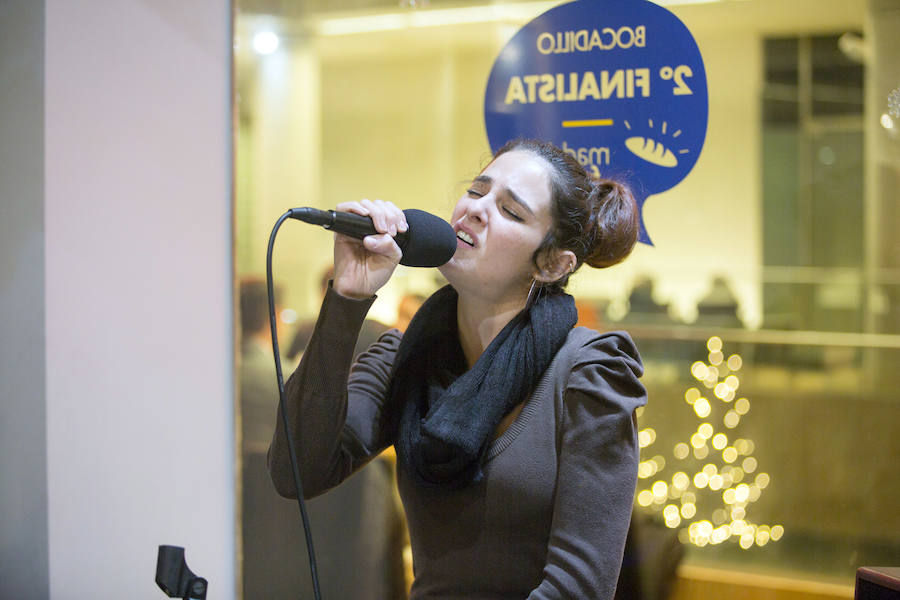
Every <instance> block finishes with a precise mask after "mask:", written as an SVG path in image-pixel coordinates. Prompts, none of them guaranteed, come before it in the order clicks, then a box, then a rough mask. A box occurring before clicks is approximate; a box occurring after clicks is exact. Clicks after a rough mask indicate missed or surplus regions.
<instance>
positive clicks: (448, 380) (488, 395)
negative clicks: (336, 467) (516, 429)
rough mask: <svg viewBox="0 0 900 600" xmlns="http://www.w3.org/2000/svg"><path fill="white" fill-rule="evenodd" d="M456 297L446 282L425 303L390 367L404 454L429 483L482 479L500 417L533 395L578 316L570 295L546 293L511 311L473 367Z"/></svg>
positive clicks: (452, 484) (407, 465)
mask: <svg viewBox="0 0 900 600" xmlns="http://www.w3.org/2000/svg"><path fill="white" fill-rule="evenodd" d="M457 299H458V296H457V294H456V290H454V289H453V288H452V287H451V286H449V285H448V286H445V287H443V288H441V289H440V290H438V291H437V292H435V293H434V294H433V295H432V296H431V297H430V298H429V299H428V300H427V301H426V302H425V303H424V304H423V305H422V307H421V308H420V309H419V311H418V312H417V313H416V315H415V317H413V319H412V321H411V322H410V324H409V327H408V328H407V330H406V333H405V334H404V335H403V339H402V341H401V342H400V347H399V348H398V350H397V357H396V359H395V361H394V367H393V372H392V384H391V392H390V405H391V409H392V414H393V415H394V427H395V430H396V434H397V435H396V436H395V439H396V446H397V456H398V460H399V463H400V466H401V468H403V469H405V470H406V472H407V473H409V474H410V475H411V476H412V477H413V479H414V481H416V482H417V483H419V484H421V485H423V486H426V487H445V488H458V487H462V486H464V485H467V484H469V483H474V482H476V481H480V480H481V478H482V475H483V474H482V471H481V465H482V461H483V458H484V455H485V453H486V452H487V449H488V447H489V446H490V444H491V442H492V440H493V436H494V432H495V431H496V429H497V427H498V426H499V424H500V421H501V420H502V419H503V417H504V416H506V415H507V414H508V413H509V412H510V411H511V410H512V409H513V408H514V407H515V406H516V405H518V404H519V403H521V402H522V401H524V400H525V399H526V398H527V397H528V394H529V393H531V391H532V390H533V389H534V387H535V385H537V382H538V380H539V379H540V377H541V375H543V373H544V371H546V370H547V367H548V366H549V365H550V362H551V361H552V360H553V357H554V356H555V355H556V353H557V351H558V350H559V349H560V348H561V347H562V345H563V343H565V340H566V336H567V335H568V333H569V330H571V329H572V327H574V326H575V322H576V321H577V320H578V313H577V311H576V310H575V301H574V299H573V298H572V297H571V296H569V295H568V294H555V295H549V296H544V297H541V298H539V299H538V300H537V301H536V302H535V303H534V304H533V305H532V306H531V307H530V308H527V309H525V310H523V311H521V312H519V313H518V314H517V315H516V316H515V317H513V318H512V320H511V321H510V322H509V323H507V324H506V326H505V327H504V328H503V329H502V330H501V331H500V333H499V334H497V337H495V338H494V339H493V341H491V343H490V345H488V347H487V348H486V349H485V351H484V353H482V355H481V356H480V357H479V358H478V360H477V361H476V363H475V365H474V366H473V367H472V368H471V369H467V364H466V360H465V356H464V355H463V351H462V348H461V346H460V342H459V332H458V329H457V315H456V306H457Z"/></svg>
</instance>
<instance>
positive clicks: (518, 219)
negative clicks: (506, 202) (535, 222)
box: [503, 206, 524, 223]
mask: <svg viewBox="0 0 900 600" xmlns="http://www.w3.org/2000/svg"><path fill="white" fill-rule="evenodd" d="M503 212H505V213H506V214H508V215H509V216H510V217H512V218H513V219H515V220H516V221H518V222H519V223H521V222H522V221H524V219H523V218H522V217H520V216H519V215H517V214H516V213H514V212H513V211H511V210H509V209H508V208H506V207H505V206H504V207H503Z"/></svg>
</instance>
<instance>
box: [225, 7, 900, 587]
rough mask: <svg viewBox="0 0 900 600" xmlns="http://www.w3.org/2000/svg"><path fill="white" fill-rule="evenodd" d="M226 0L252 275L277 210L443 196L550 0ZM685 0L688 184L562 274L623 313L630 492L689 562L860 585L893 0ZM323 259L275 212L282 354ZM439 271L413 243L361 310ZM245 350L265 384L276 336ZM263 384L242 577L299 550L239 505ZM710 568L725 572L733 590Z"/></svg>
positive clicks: (314, 291) (878, 429)
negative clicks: (276, 548) (630, 342)
mask: <svg viewBox="0 0 900 600" xmlns="http://www.w3.org/2000/svg"><path fill="white" fill-rule="evenodd" d="M236 4H237V20H236V25H235V88H236V97H235V116H236V123H237V134H236V139H235V155H236V190H237V201H236V217H235V218H236V240H235V256H236V264H237V271H238V273H237V275H238V277H239V278H240V279H241V280H242V281H248V282H252V281H254V280H256V281H259V280H260V279H262V278H264V276H265V254H266V247H267V242H268V239H269V234H270V231H271V228H272V226H273V225H274V223H275V221H276V219H277V218H278V217H279V215H281V214H282V213H283V212H284V211H285V210H286V209H288V208H290V207H294V206H314V207H317V208H323V209H326V208H333V207H334V206H335V205H336V204H338V203H340V202H344V201H348V200H357V199H361V198H383V199H387V200H391V201H392V202H394V203H395V204H397V205H398V206H401V207H403V208H420V209H423V210H427V211H430V212H433V213H436V214H438V215H440V216H442V217H444V218H449V216H450V212H451V210H452V207H453V205H454V203H455V201H456V199H457V198H458V197H459V196H460V195H461V194H462V193H463V192H464V190H465V182H466V181H468V180H470V179H471V178H472V177H473V176H474V175H475V174H477V173H478V171H479V170H480V168H481V167H482V166H484V165H485V164H486V162H487V160H488V159H489V157H490V150H489V147H488V143H487V137H486V134H485V128H484V120H483V97H484V88H485V84H486V81H487V77H488V74H489V72H490V69H491V66H492V64H493V60H494V58H495V57H496V55H497V53H498V52H499V50H500V49H501V48H502V47H503V45H504V44H505V42H506V41H507V40H508V39H510V37H511V36H512V35H513V34H514V33H515V32H516V31H517V30H518V28H519V27H521V26H522V25H523V24H525V23H526V22H528V21H529V20H530V19H532V18H534V17H536V16H537V15H539V14H540V13H542V12H543V11H545V10H548V9H549V8H551V7H552V6H554V5H555V4H556V3H554V2H494V3H489V4H484V5H481V4H474V3H466V4H459V3H450V2H441V1H437V0H432V1H431V2H430V3H428V2H401V3H399V4H398V3H397V2H396V1H390V2H388V1H386V0H385V1H378V0H370V1H363V0H359V1H356V2H351V1H343V2H328V3H326V2H314V1H312V0H310V1H307V2H298V3H283V2H269V1H265V0H239V1H238V2H237V3H236ZM669 8H670V10H672V11H673V12H675V13H676V15H678V16H679V17H680V18H681V19H682V20H683V21H684V23H685V24H686V25H687V26H688V28H689V29H690V30H691V31H692V33H693V35H694V37H695V38H696V40H697V42H698V45H699V47H700V50H701V53H702V54H703V57H704V63H705V67H706V70H707V76H708V87H709V94H710V96H709V126H708V134H707V140H706V144H705V147H704V149H703V153H702V155H701V157H700V159H699V161H698V163H697V165H696V167H695V168H694V170H693V171H692V172H691V173H690V174H689V175H688V176H687V177H686V179H685V180H684V181H682V182H681V183H680V184H679V185H678V186H676V187H675V188H673V189H672V190H670V191H668V192H665V193H663V194H660V195H658V196H653V197H650V198H649V199H648V201H647V203H646V205H645V220H646V223H647V227H648V230H649V231H650V233H651V237H652V238H653V240H654V243H655V246H653V247H650V246H640V247H638V248H637V249H636V250H635V252H634V254H633V255H632V257H631V258H629V259H628V260H627V261H626V262H625V263H624V264H622V265H619V266H616V267H613V268H610V269H606V270H602V271H592V272H588V271H589V269H587V268H585V269H582V270H581V271H580V272H579V273H578V274H577V276H576V277H575V278H574V279H573V283H572V285H571V286H570V291H571V292H572V293H573V294H574V295H575V296H576V298H577V300H578V302H579V310H580V316H581V319H582V323H585V324H588V325H590V326H593V327H595V328H597V329H626V330H628V331H629V332H630V333H631V334H632V336H633V337H634V338H635V340H636V342H637V344H638V347H639V349H640V350H641V353H642V355H643V358H644V362H645V366H646V372H645V376H644V382H645V385H646V386H647V388H648V391H649V398H650V402H649V405H648V406H647V407H646V409H644V410H643V411H642V412H641V414H640V415H639V427H640V431H641V438H640V441H641V446H642V463H641V470H640V473H639V475H640V478H639V484H638V489H637V490H636V500H635V506H636V514H638V515H649V517H648V518H650V519H652V522H653V523H655V524H656V525H655V526H656V527H658V529H659V531H660V532H662V533H661V534H660V535H661V536H662V537H661V538H660V539H664V538H665V536H666V535H668V536H669V538H672V539H678V540H680V542H681V544H683V546H682V548H683V549H684V550H685V554H684V557H683V559H682V560H681V563H680V564H681V566H682V570H681V571H680V572H679V573H680V575H679V577H680V578H681V579H682V580H684V581H687V580H691V579H692V578H693V580H704V581H707V580H708V582H712V583H711V584H710V585H713V586H715V585H724V584H721V581H724V580H728V577H725V578H724V579H722V578H717V576H715V575H710V574H709V573H724V574H729V576H731V575H735V576H736V577H737V578H738V580H740V581H750V582H751V583H752V584H753V585H755V584H758V585H759V586H762V587H763V588H765V587H766V586H770V587H771V586H775V587H777V586H778V585H783V581H784V580H785V579H786V580H791V581H793V582H799V583H797V585H801V586H802V585H808V586H813V587H809V588H808V589H825V588H821V587H820V588H814V586H815V585H825V586H834V587H831V588H827V589H829V590H831V592H834V593H835V594H837V596H838V597H840V596H844V597H850V595H852V588H851V586H852V585H853V580H854V575H855V571H856V569H857V568H858V567H860V566H866V565H878V564H892V565H897V564H900V511H898V510H897V507H898V498H900V484H898V482H897V477H896V466H897V461H898V457H900V392H898V390H900V370H898V368H897V365H900V246H898V241H897V240H898V237H897V234H896V230H897V226H898V224H900V133H898V131H900V114H894V115H893V116H892V114H891V107H890V103H889V95H890V94H891V92H892V90H895V88H897V87H898V86H900V61H898V60H897V57H898V56H900V10H898V8H897V5H896V3H892V2H887V1H868V2H867V1H863V0H848V1H846V2H827V3H825V2H819V1H817V0H796V1H793V0H792V1H791V2H783V1H778V0H742V1H735V0H723V1H718V2H715V1H714V2H702V3H700V2H698V3H690V2H688V3H683V2H679V3H673V5H672V6H670V7H669ZM263 32H272V33H273V34H275V35H276V36H277V39H278V45H277V47H275V48H274V49H272V48H271V46H272V45H273V40H272V39H269V41H268V44H269V46H268V47H267V46H266V45H265V44H266V39H265V38H258V37H257V36H258V35H259V34H260V33H263ZM267 50H271V51H270V52H268V53H264V52H265V51H267ZM894 93H895V94H896V95H898V96H900V91H895V92H894ZM895 102H896V101H895ZM894 110H895V111H900V108H896V109H894ZM330 262H331V235H330V234H329V233H328V232H326V231H323V230H321V229H318V228H315V227H313V226H311V225H305V224H300V223H297V222H293V221H290V222H288V223H286V224H285V226H284V227H282V230H281V233H280V234H279V237H278V244H277V246H276V252H275V260H274V272H275V278H276V283H277V286H278V296H279V298H278V302H277V304H278V307H279V314H278V318H279V320H280V323H281V334H282V336H283V339H281V340H280V341H281V347H282V350H283V352H282V355H283V356H282V358H283V362H284V365H285V370H286V371H287V372H289V371H290V368H291V367H292V366H293V365H294V364H295V363H296V360H297V358H298V356H299V353H300V352H301V350H302V345H303V340H304V339H306V338H304V337H303V336H304V335H308V329H309V322H310V320H312V319H314V318H315V315H316V314H317V311H318V306H319V302H320V300H321V297H322V287H321V285H322V281H323V277H324V278H325V280H326V281H327V268H328V266H329V265H330ZM441 284H442V281H441V278H440V275H439V274H438V273H437V272H436V271H435V270H430V269H407V268H400V270H398V272H397V275H396V276H395V277H394V278H393V279H392V281H391V282H390V283H389V285H388V286H387V287H386V288H384V289H383V290H382V292H381V293H380V294H379V298H378V300H377V301H376V303H375V305H374V306H373V308H372V310H371V311H370V313H369V317H370V319H371V321H372V323H371V325H372V328H373V331H378V330H380V329H379V328H384V327H389V326H394V325H397V324H401V327H402V323H404V322H405V320H406V319H408V316H405V315H406V314H407V313H408V312H409V311H410V310H412V309H410V306H413V307H414V306H416V305H417V304H418V303H420V302H421V299H422V298H423V297H425V296H427V295H428V294H430V293H431V292H433V291H434V290H435V289H436V288H437V287H438V286H440V285H441ZM250 285H251V284H248V286H250ZM244 335H245V338H247V339H249V338H250V337H251V335H250V333H249V332H245V334H244ZM254 339H258V340H265V334H261V335H260V336H259V337H258V338H254ZM295 340H296V341H295ZM292 345H293V346H294V347H295V348H294V350H295V351H291V352H289V348H290V347H291V346H292ZM263 346H264V343H261V346H260V347H263ZM256 358H258V357H256ZM256 358H254V356H250V355H244V356H243V357H242V358H241V357H239V360H240V361H241V364H243V365H251V364H256V363H252V361H253V360H255V359H256ZM268 359H269V360H270V361H271V350H269V355H268ZM266 364H267V363H266ZM241 373H242V376H244V375H243V374H245V373H246V377H247V378H248V379H249V378H251V377H255V376H257V375H258V376H259V377H260V378H261V380H262V379H265V378H266V377H268V378H270V381H271V382H272V385H274V370H273V369H271V368H269V367H267V366H265V364H264V361H261V362H260V363H259V372H254V373H253V374H251V373H250V370H249V367H248V370H244V369H242V370H241ZM286 376H287V373H286ZM243 389H244V386H242V390H243ZM251 393H253V392H251V391H248V392H247V394H248V395H249V394H251ZM260 393H262V394H264V395H265V396H264V397H265V398H267V399H268V400H267V401H264V402H263V405H264V406H265V407H266V408H265V409H259V408H258V407H257V408H254V407H253V406H254V405H253V402H252V401H251V399H250V398H249V396H248V397H247V398H242V402H241V403H240V405H241V407H242V408H241V412H242V418H243V421H244V422H245V423H247V424H248V425H247V427H246V428H245V430H244V433H243V435H246V436H248V437H251V436H254V435H256V436H257V437H259V439H256V440H255V441H254V443H255V444H256V445H255V446H254V445H253V444H250V443H248V444H245V446H244V447H245V448H246V449H247V450H246V455H245V461H244V465H245V467H246V468H247V473H249V475H247V476H245V477H244V479H243V485H244V486H245V489H244V490H243V492H242V493H243V494H244V496H243V498H244V500H243V502H244V509H245V510H244V513H243V521H242V522H243V525H244V534H243V536H244V537H243V540H244V548H245V551H244V560H245V570H244V580H245V591H246V590H249V589H255V588H248V587H247V586H248V585H252V584H253V583H254V582H256V581H258V580H259V579H260V578H263V579H265V578H279V577H280V578H282V580H283V579H284V578H285V577H288V578H289V577H295V578H296V577H299V576H297V575H296V574H294V575H285V574H284V573H280V572H278V573H276V572H269V571H266V570H265V569H261V570H257V571H252V569H253V568H256V567H254V566H252V565H253V563H252V560H251V559H249V558H248V557H249V556H250V555H249V554H248V548H249V547H250V545H252V544H254V543H255V544H257V545H256V546H252V547H253V548H258V547H260V546H263V547H271V546H272V544H273V543H274V542H271V540H269V538H267V537H266V536H273V535H275V533H276V532H277V531H279V528H282V529H283V528H288V529H289V530H290V532H291V533H290V535H289V536H282V539H283V538H284V537H290V538H291V539H292V540H293V541H291V542H290V544H288V545H289V546H290V548H289V549H288V550H285V551H289V552H295V554H294V556H296V558H297V561H296V563H294V564H298V565H299V564H303V556H304V554H303V550H302V548H303V542H302V533H300V532H299V529H298V527H299V525H298V524H296V523H294V520H297V519H296V514H297V510H296V506H291V507H289V509H288V512H286V513H285V515H284V516H280V517H278V518H279V519H284V520H290V521H291V524H290V525H284V523H285V522H286V521H275V522H272V521H269V522H265V523H261V522H260V521H259V519H256V520H254V518H255V517H254V516H253V515H251V514H250V512H248V511H249V510H250V509H249V508H248V507H249V506H250V505H249V504H248V503H252V502H259V501H260V500H259V498H249V499H248V496H247V494H250V493H251V492H252V491H253V490H257V489H258V488H259V486H263V485H265V483H266V482H265V477H264V472H263V471H260V469H263V470H264V466H261V465H264V448H265V445H266V440H265V439H264V438H265V431H263V433H259V434H254V433H253V432H252V431H251V425H250V424H251V423H255V422H257V416H256V413H253V412H252V411H254V410H256V411H259V410H264V411H265V414H264V415H263V417H262V419H263V421H266V420H271V421H272V423H273V424H274V418H275V405H276V400H275V399H273V397H272V394H273V392H272V390H271V386H269V389H268V390H267V391H264V392H260ZM263 430H265V428H263ZM254 452H255V454H254ZM260 453H262V454H260ZM385 460H386V462H385V465H384V469H385V471H384V472H385V473H387V477H388V479H390V473H391V469H392V464H391V462H390V459H389V458H387V459H385ZM260 461H263V462H260ZM254 469H256V471H254ZM254 477H255V478H256V479H254ZM376 479H377V481H375V483H371V485H373V486H381V485H382V484H383V480H382V479H381V478H380V476H379V478H376ZM373 489H374V488H373ZM377 489H387V488H383V487H380V488H377ZM263 501H264V502H269V501H270V499H264V500H263ZM347 502H351V501H350V500H348V501H347ZM367 502H368V503H367V504H366V505H365V506H366V507H367V510H370V511H371V512H372V514H375V515H377V518H379V519H387V520H388V521H389V522H390V523H391V525H386V526H385V527H386V529H385V530H384V531H383V532H382V535H381V536H380V537H379V538H378V540H379V541H380V542H382V543H383V544H385V545H382V546H380V547H379V548H380V549H381V550H379V551H384V552H393V551H394V550H396V549H397V548H399V551H398V552H400V562H399V567H398V566H397V565H398V562H397V561H396V560H394V561H392V560H386V561H384V563H385V565H387V566H384V565H382V566H381V567H379V568H381V569H383V570H388V571H390V570H391V569H394V568H400V569H401V570H402V569H406V570H407V574H406V575H405V577H406V578H407V581H406V583H408V577H409V569H410V565H409V564H408V560H407V562H406V563H403V556H404V555H403V545H404V543H403V533H402V529H403V528H402V521H400V522H396V521H394V520H392V519H396V518H398V517H397V515H401V513H399V512H398V510H397V507H396V505H395V504H392V503H391V502H393V500H391V502H388V501H387V500H385V496H383V495H382V496H378V500H369V501H367ZM254 506H255V505H254ZM266 506H268V505H266ZM253 510H258V509H256V508H254V509H253ZM322 519H327V517H322ZM279 523H282V525H279ZM324 527H325V528H326V529H327V528H328V526H327V525H325V526H324ZM321 529H322V527H321V526H320V530H321ZM392 536H399V537H392ZM366 540H367V541H366V543H375V542H373V540H372V538H366ZM385 540H387V541H385ZM398 540H400V541H398ZM357 546H359V544H357ZM385 548H387V550H385ZM335 551H336V550H335ZM389 558H393V557H389ZM247 565H251V566H250V567H248V566H247ZM248 569H251V570H248ZM296 570H297V569H296V568H294V571H296ZM392 573H393V572H392ZM399 577H400V580H403V578H404V575H403V574H402V573H401V575H400V576H399ZM748 577H749V578H753V577H755V578H756V579H746V578H748ZM704 578H705V579H704ZM741 578H745V579H741ZM773 578H774V579H773ZM396 581H397V577H396V573H393V579H391V578H390V577H389V578H388V580H387V582H386V583H385V582H381V583H380V584H379V585H385V586H390V585H395V584H396ZM716 581H719V582H720V583H719V584H716V583H715V582H716ZM773 582H776V583H773ZM777 582H782V583H777ZM810 582H811V583H810ZM751 583H748V584H747V585H751ZM296 585H301V584H300V583H296ZM400 585H401V586H402V585H403V584H400ZM680 585H682V587H681V588H676V592H677V590H678V589H681V592H677V593H681V594H682V596H679V597H687V596H684V594H686V593H688V592H686V591H685V590H688V589H690V588H688V587H684V586H687V585H688V583H682V584H680ZM791 585H793V584H791ZM714 589H718V592H719V594H718V595H716V594H713V596H710V597H728V593H729V592H727V591H725V588H721V587H720V588H714ZM801 589H802V587H801ZM848 590H849V592H848ZM848 594H850V595H848ZM247 597H254V596H252V595H249V592H248V595H247ZM337 597H340V595H338V596H337ZM347 597H350V596H347Z"/></svg>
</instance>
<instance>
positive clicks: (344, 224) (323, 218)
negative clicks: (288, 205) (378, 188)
mask: <svg viewBox="0 0 900 600" xmlns="http://www.w3.org/2000/svg"><path fill="white" fill-rule="evenodd" d="M290 212H291V217H292V218H294V219H298V220H300V221H304V222H306V223H312V224H313V225H322V226H323V227H325V229H330V230H332V231H336V232H338V233H341V234H344V235H349V236H350V237H353V238H356V239H358V240H361V239H363V238H364V237H366V236H367V235H375V234H377V233H378V231H376V230H375V225H374V224H373V223H372V219H371V217H366V216H363V215H358V214H356V213H351V212H342V211H336V210H319V209H316V208H292V209H291V211H290ZM408 240H409V232H408V231H398V232H397V235H395V236H394V241H395V242H397V245H398V246H400V250H405V249H406V242H407V241H408Z"/></svg>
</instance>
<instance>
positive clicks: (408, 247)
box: [288, 207, 456, 267]
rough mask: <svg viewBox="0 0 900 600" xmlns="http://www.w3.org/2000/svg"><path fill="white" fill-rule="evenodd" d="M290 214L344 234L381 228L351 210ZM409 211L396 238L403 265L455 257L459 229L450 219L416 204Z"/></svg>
mask: <svg viewBox="0 0 900 600" xmlns="http://www.w3.org/2000/svg"><path fill="white" fill-rule="evenodd" d="M288 212H290V213H291V218H292V219H297V220H299V221H303V222H304V223H312V224H313V225H322V226H324V227H325V229H330V230H332V231H336V232H338V233H342V234H344V235H349V236H350V237H354V238H356V239H359V240H361V239H363V238H364V237H366V236H367V235H375V234H377V233H378V232H377V231H376V230H375V226H374V225H373V224H372V219H371V218H370V217H365V216H363V215H358V214H356V213H351V212H340V211H336V210H319V209H317V208H309V207H305V208H292V209H291V210H290V211H288ZM403 214H404V215H406V224H407V225H408V226H409V228H408V229H407V230H406V231H398V232H397V235H395V236H394V241H395V242H397V245H398V246H400V250H401V251H402V252H403V258H401V259H400V264H401V265H406V266H407V267H439V266H441V265H443V264H444V263H446V262H447V261H448V260H450V259H451V258H453V253H454V252H456V232H455V231H453V227H451V226H450V223H448V222H447V221H445V220H443V219H441V218H440V217H436V216H434V215H433V214H431V213H427V212H425V211H423V210H416V209H415V208H407V209H406V210H404V211H403Z"/></svg>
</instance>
